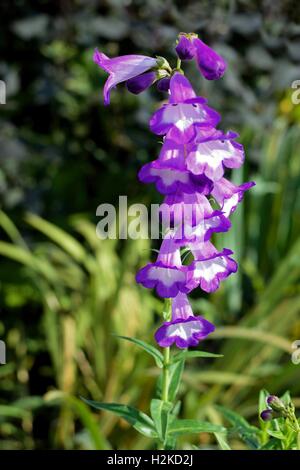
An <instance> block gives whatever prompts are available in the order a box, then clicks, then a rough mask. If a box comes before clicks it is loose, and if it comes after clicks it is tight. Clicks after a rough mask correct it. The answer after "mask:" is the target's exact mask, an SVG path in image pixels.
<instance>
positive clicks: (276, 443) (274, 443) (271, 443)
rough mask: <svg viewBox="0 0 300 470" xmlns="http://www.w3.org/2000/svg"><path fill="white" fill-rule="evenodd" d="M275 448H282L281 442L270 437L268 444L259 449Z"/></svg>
mask: <svg viewBox="0 0 300 470" xmlns="http://www.w3.org/2000/svg"><path fill="white" fill-rule="evenodd" d="M274 449H281V444H280V441H279V440H278V439H274V438H272V439H270V440H269V441H268V442H267V443H266V444H264V445H263V446H261V447H260V448H259V450H274Z"/></svg>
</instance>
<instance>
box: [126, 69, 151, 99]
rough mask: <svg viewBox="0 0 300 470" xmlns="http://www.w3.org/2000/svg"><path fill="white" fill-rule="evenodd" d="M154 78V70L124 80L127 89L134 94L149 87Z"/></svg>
mask: <svg viewBox="0 0 300 470" xmlns="http://www.w3.org/2000/svg"><path fill="white" fill-rule="evenodd" d="M155 80H156V73H155V72H146V73H142V74H141V75H138V76H137V77H133V78H130V79H129V80H127V82H126V87H127V90H128V91H130V93H133V94H134V95H138V94H139V93H142V91H145V90H146V89H147V88H149V87H150V86H151V85H152V84H153V83H154V82H155Z"/></svg>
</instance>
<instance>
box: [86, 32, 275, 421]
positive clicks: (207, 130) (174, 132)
mask: <svg viewBox="0 0 300 470" xmlns="http://www.w3.org/2000/svg"><path fill="white" fill-rule="evenodd" d="M176 52H177V54H178V57H179V58H180V59H181V60H191V59H193V58H194V59H195V60H196V61H197V65H198V67H199V70H200V72H201V73H202V75H203V76H204V77H205V78H206V79H208V80H215V79H218V78H220V77H222V76H223V74H224V72H225V70H226V62H225V60H224V59H223V58H222V57H221V56H220V55H219V54H217V53H216V52H215V51H214V50H213V49H211V48H210V47H208V46H207V45H206V44H205V43H204V42H203V41H201V40H200V39H199V38H198V36H197V35H196V34H194V33H190V34H185V33H181V34H180V35H179V41H178V43H177V45H176ZM94 61H95V62H96V63H97V64H98V65H99V66H100V67H101V68H103V69H104V70H105V71H106V72H108V73H109V78H108V80H107V81H106V83H105V86H104V102H105V104H108V103H109V99H110V90H111V88H113V87H115V86H116V85H117V84H118V83H120V82H126V86H127V89H128V90H129V91H130V92H132V93H134V94H138V93H141V92H142V91H144V90H145V89H147V88H148V87H149V86H151V85H152V84H153V83H154V82H157V88H158V89H159V90H160V91H168V92H169V99H168V102H167V103H166V104H164V105H163V106H162V107H161V108H160V109H158V110H157V111H156V112H155V113H154V114H153V115H152V117H151V119H150V129H151V130H152V132H154V133H155V134H157V135H160V136H163V146H162V148H161V151H160V154H159V157H158V158H157V159H156V160H154V161H152V162H150V163H147V164H146V165H144V166H143V167H142V168H141V170H140V172H139V179H140V181H142V182H143V183H154V184H155V185H156V188H157V190H158V191H159V192H160V193H162V194H164V195H165V198H164V202H163V204H162V205H161V206H160V210H159V213H160V217H161V219H162V223H163V226H164V229H165V231H167V235H166V236H165V237H164V239H163V241H162V244H161V247H160V250H159V253H158V256H157V260H156V261H155V262H153V263H149V264H147V265H146V266H144V267H143V268H141V269H140V270H139V271H138V273H137V275H136V280H137V282H138V283H140V284H142V285H143V286H144V287H147V288H150V289H153V288H154V289H156V292H157V294H158V295H159V296H160V297H163V298H172V299H173V301H172V317H171V321H167V322H164V323H163V325H162V326H161V327H160V328H159V329H158V330H157V332H156V334H155V339H156V341H157V342H158V344H159V345H160V346H161V347H169V346H171V345H172V344H175V345H176V346H177V347H178V348H187V347H189V346H196V345H197V344H198V343H199V341H200V340H201V339H204V338H205V337H206V336H207V335H208V334H209V333H211V332H212V331H213V330H214V325H212V324H211V323H210V322H208V321H207V320H205V319H204V318H202V317H200V316H194V314H193V312H192V309H191V306H190V304H189V301H188V299H187V296H186V294H187V293H189V292H191V291H192V290H193V289H195V288H197V287H200V288H201V289H202V290H204V291H205V292H214V291H215V290H216V289H217V288H218V287H219V285H220V282H221V281H222V280H223V279H225V278H227V277H228V276H229V275H230V274H232V273H235V272H236V270H237V263H236V262H235V261H234V260H233V259H232V258H231V257H230V255H231V254H232V251H231V250H229V249H227V248H224V249H223V250H222V251H218V250H217V249H216V248H215V246H214V245H213V244H212V243H211V242H210V241H209V239H210V237H211V235H212V234H213V233H215V232H226V231H227V230H229V228H230V226H231V223H230V220H229V216H230V214H231V213H232V212H233V211H234V210H235V209H236V207H237V205H238V203H239V202H240V201H241V200H242V198H243V195H244V192H245V191H246V190H247V189H249V188H251V187H252V186H254V184H255V183H253V182H248V183H244V184H242V185H240V186H236V185H234V184H233V183H231V182H230V181H228V180H227V179H226V178H224V171H225V169H226V168H230V169H231V168H239V167H240V166H241V165H242V164H243V162H244V149H243V146H242V145H241V144H239V143H237V142H236V140H235V139H236V138H237V137H238V135H237V134H235V133H234V132H231V131H230V132H227V133H224V132H222V131H220V130H218V129H216V126H217V124H218V123H219V121H220V115H219V114H218V113H217V112H216V111H215V110H214V109H212V108H210V107H209V106H207V104H206V103H207V101H206V99H205V98H203V97H201V96H197V95H196V93H195V91H194V90H193V88H192V86H191V84H190V82H189V80H188V79H187V78H186V77H185V76H184V75H183V72H182V71H181V70H180V68H179V67H180V64H179V62H178V63H177V67H176V68H175V69H171V67H170V65H169V64H168V62H167V61H166V60H165V59H164V58H163V57H157V59H153V58H150V57H145V56H138V55H128V56H121V57H116V58H114V59H110V58H108V57H107V56H106V55H105V54H103V53H101V52H99V51H97V50H96V51H95V54H94ZM210 196H212V197H213V198H214V199H215V201H216V203H217V204H218V205H219V210H215V209H213V207H212V206H211V204H210V201H209V199H208V198H209V197H210ZM166 229H167V230H166ZM181 248H184V249H185V251H187V252H188V251H189V250H190V251H191V253H192V255H193V257H194V259H193V261H192V263H190V264H189V265H183V264H182V260H181V252H180V250H181ZM274 400H275V399H274V398H272V397H271V398H270V402H271V401H272V403H273V401H274ZM270 406H272V405H271V404H270ZM264 413H265V416H264V417H263V419H270V413H271V411H270V410H266V411H265V412H264Z"/></svg>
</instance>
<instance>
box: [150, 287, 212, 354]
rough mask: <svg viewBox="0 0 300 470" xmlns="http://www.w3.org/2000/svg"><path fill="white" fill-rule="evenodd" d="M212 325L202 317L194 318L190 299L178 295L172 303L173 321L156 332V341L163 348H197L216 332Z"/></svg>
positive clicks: (166, 323)
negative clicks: (173, 346)
mask: <svg viewBox="0 0 300 470" xmlns="http://www.w3.org/2000/svg"><path fill="white" fill-rule="evenodd" d="M214 329H215V327H214V325H213V324H212V323H210V322H209V321H207V320H205V318H203V317H201V316H197V317H196V316H194V314H193V311H192V308H191V305H190V303H189V301H188V298H187V296H186V295H185V294H183V293H181V292H180V293H178V294H177V296H176V297H175V298H174V300H173V302H172V319H171V321H168V322H165V323H163V325H162V326H161V327H160V328H159V329H158V330H157V331H156V333H155V340H156V341H157V343H158V344H159V345H160V346H161V347H162V348H167V347H169V346H171V345H172V344H174V343H175V344H176V346H177V347H178V348H180V349H184V348H188V347H189V346H197V345H198V343H199V341H201V340H203V339H204V338H206V336H208V335H209V334H210V333H212V332H213V331H214Z"/></svg>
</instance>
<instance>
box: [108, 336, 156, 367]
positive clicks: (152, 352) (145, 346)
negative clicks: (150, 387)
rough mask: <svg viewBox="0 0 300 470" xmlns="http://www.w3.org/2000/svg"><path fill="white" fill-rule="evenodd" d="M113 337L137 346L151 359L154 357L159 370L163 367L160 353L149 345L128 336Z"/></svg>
mask: <svg viewBox="0 0 300 470" xmlns="http://www.w3.org/2000/svg"><path fill="white" fill-rule="evenodd" d="M115 336H116V337H117V338H119V339H125V340H126V341H130V342H131V343H134V344H136V345H137V346H139V347H140V348H142V349H143V350H144V351H146V352H147V353H148V354H150V355H151V356H152V357H154V359H155V362H156V365H157V367H159V368H160V369H161V368H162V367H163V359H164V358H163V355H162V353H161V352H160V351H159V350H158V349H156V348H155V347H154V346H152V345H151V344H148V343H145V341H141V340H140V339H136V338H130V337H129V336H120V335H115Z"/></svg>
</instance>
